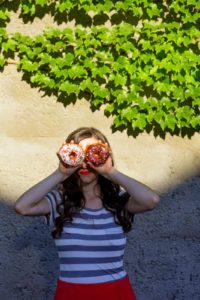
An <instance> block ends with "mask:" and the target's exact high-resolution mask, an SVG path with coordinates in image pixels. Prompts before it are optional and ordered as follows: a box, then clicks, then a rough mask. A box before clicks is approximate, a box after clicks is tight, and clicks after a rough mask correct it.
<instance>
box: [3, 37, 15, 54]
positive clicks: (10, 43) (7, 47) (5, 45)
mask: <svg viewBox="0 0 200 300" xmlns="http://www.w3.org/2000/svg"><path fill="white" fill-rule="evenodd" d="M16 45H17V43H16V42H15V41H14V40H12V39H9V40H8V41H6V42H4V43H2V48H3V50H4V51H5V52H8V51H9V50H10V51H15V47H16Z"/></svg>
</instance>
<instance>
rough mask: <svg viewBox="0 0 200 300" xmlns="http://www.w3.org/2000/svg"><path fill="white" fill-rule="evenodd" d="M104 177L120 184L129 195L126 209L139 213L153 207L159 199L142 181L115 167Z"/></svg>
mask: <svg viewBox="0 0 200 300" xmlns="http://www.w3.org/2000/svg"><path fill="white" fill-rule="evenodd" d="M106 178H108V179H109V180H111V181H113V182H115V183H117V184H119V185H120V186H122V187H123V188H124V189H125V190H126V191H127V192H128V193H129V195H130V198H129V201H128V203H127V206H126V208H127V210H128V211H129V212H130V213H139V212H144V211H147V210H151V209H153V208H154V207H155V206H156V205H157V204H158V203H159V201H160V198H159V196H158V195H157V194H156V193H155V192H154V191H153V190H152V189H150V188H149V187H148V186H146V185H144V184H143V183H141V182H139V181H137V180H135V179H133V178H131V177H129V176H127V175H125V174H123V173H121V172H119V171H118V170H116V169H115V168H113V167H112V168H111V170H110V171H109V172H108V173H107V174H106Z"/></svg>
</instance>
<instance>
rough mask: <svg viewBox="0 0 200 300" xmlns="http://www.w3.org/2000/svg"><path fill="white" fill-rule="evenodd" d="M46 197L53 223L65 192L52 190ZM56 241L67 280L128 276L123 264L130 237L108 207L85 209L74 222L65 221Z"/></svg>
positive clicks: (111, 279) (96, 279)
mask: <svg viewBox="0 0 200 300" xmlns="http://www.w3.org/2000/svg"><path fill="white" fill-rule="evenodd" d="M55 195H56V197H57V199H55ZM46 198H47V199H48V201H49V204H50V207H51V214H50V222H49V223H50V225H51V226H53V224H54V221H55V217H56V216H57V215H58V212H57V210H56V206H57V205H56V203H61V194H60V193H56V192H55V191H52V192H50V193H48V194H47V196H46ZM55 244H56V247H57V250H58V255H59V260H60V276H59V278H60V279H61V280H63V281H67V282H73V283H101V282H110V281H114V280H119V279H122V278H123V277H125V276H126V272H125V270H124V266H123V257H124V249H125V244H126V236H125V234H124V232H123V229H122V227H121V226H120V225H118V224H116V223H115V222H114V217H113V214H112V213H111V212H110V211H108V210H106V209H105V208H100V209H89V208H84V209H82V210H81V211H80V212H79V213H77V214H76V215H75V216H74V218H73V221H72V222H71V223H65V224H64V227H63V232H62V234H61V236H60V238H59V239H55Z"/></svg>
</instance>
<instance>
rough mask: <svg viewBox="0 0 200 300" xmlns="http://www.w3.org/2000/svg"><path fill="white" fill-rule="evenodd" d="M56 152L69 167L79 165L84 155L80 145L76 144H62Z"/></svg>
mask: <svg viewBox="0 0 200 300" xmlns="http://www.w3.org/2000/svg"><path fill="white" fill-rule="evenodd" d="M58 153H59V155H60V158H61V159H62V161H63V162H64V163H65V164H67V165H69V166H71V167H76V166H78V165H80V164H81V163H82V162H83V160H84V157H85V155H84V151H83V149H82V147H81V146H80V145H77V144H69V143H68V144H64V145H63V146H62V147H61V148H60V150H59V152H58Z"/></svg>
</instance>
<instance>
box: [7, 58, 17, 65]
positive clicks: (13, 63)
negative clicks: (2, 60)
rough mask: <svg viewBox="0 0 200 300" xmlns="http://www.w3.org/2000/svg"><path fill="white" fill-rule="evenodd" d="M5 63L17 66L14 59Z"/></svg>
mask: <svg viewBox="0 0 200 300" xmlns="http://www.w3.org/2000/svg"><path fill="white" fill-rule="evenodd" d="M7 63H8V64H10V65H17V64H18V61H17V60H16V59H12V58H8V59H7Z"/></svg>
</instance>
